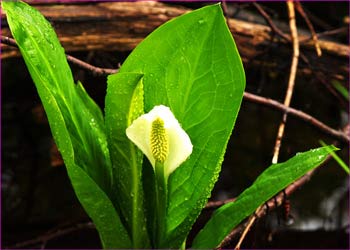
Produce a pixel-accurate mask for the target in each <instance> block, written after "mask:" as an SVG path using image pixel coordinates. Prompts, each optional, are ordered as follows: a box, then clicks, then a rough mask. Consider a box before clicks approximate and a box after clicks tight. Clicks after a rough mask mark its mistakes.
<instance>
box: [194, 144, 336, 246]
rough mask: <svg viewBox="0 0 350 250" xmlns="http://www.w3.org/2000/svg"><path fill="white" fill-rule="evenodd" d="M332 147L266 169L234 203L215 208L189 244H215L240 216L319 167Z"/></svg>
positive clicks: (244, 216)
mask: <svg viewBox="0 0 350 250" xmlns="http://www.w3.org/2000/svg"><path fill="white" fill-rule="evenodd" d="M334 150H336V148H335V147H334V146H327V147H322V148H318V149H313V150H310V151H308V152H304V153H299V154H297V155H296V156H294V157H293V158H291V159H289V160H288V161H286V162H283V163H279V164H273V165H272V166H270V167H269V168H267V169H266V170H265V171H264V172H263V173H262V174H261V175H260V176H259V177H258V178H257V179H256V180H255V182H254V183H253V184H252V185H251V186H250V187H249V188H247V189H246V190H245V191H244V192H243V193H242V194H241V195H240V196H239V197H238V198H237V199H236V200H235V201H234V202H230V203H227V204H225V205H223V206H222V207H220V208H219V209H218V210H216V211H215V213H214V214H213V216H212V217H211V219H210V220H209V221H208V223H207V224H206V225H205V227H204V228H203V229H202V230H201V231H200V232H199V233H198V234H197V236H196V238H195V239H194V241H193V244H192V247H193V248H215V247H217V246H218V245H219V243H220V242H221V241H222V240H223V239H224V238H225V236H227V235H228V234H229V232H230V231H231V230H232V229H233V228H235V227H236V226H237V225H238V224H239V223H240V222H241V221H242V220H243V219H244V218H246V217H247V216H249V215H250V214H252V213H253V212H254V211H255V210H256V209H257V208H258V207H259V206H261V205H262V204H264V202H266V201H267V200H269V199H270V198H272V197H273V196H274V195H276V194H277V193H278V192H279V191H281V190H282V189H284V188H286V187H287V186H288V185H290V184H291V183H292V182H293V181H296V180H297V179H299V178H300V177H301V176H303V175H304V174H306V173H307V172H308V171H310V170H311V169H313V168H315V167H317V166H319V165H320V164H321V163H322V162H323V161H324V160H325V159H326V157H327V155H328V154H329V152H330V151H334Z"/></svg>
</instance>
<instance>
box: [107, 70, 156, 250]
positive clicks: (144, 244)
mask: <svg viewBox="0 0 350 250" xmlns="http://www.w3.org/2000/svg"><path fill="white" fill-rule="evenodd" d="M105 111H106V112H105V113H106V130H107V137H108V142H109V149H110V152H111V159H112V162H113V170H114V173H113V175H114V177H115V181H116V182H115V187H116V188H117V190H116V191H115V192H116V193H118V204H119V205H120V208H119V209H120V210H121V214H123V216H124V219H125V224H126V225H128V226H127V228H128V231H129V235H130V237H131V239H132V242H133V247H134V248H150V243H149V239H148V235H147V230H146V228H147V226H146V218H145V212H144V200H143V199H144V197H143V188H142V181H141V175H142V157H143V155H142V153H141V151H139V150H138V149H137V148H136V146H135V145H134V144H133V143H132V142H131V141H130V140H129V139H128V138H127V137H126V134H125V130H126V128H127V127H129V126H130V124H131V123H132V121H133V120H134V119H136V118H137V117H139V116H140V115H142V114H143V85H142V74H133V73H118V74H115V75H111V76H109V77H108V88H107V95H106V105H105Z"/></svg>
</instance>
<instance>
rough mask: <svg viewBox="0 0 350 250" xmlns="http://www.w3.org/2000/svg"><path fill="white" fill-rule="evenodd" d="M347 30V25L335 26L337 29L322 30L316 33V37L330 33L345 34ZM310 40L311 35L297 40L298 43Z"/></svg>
mask: <svg viewBox="0 0 350 250" xmlns="http://www.w3.org/2000/svg"><path fill="white" fill-rule="evenodd" d="M347 31H348V27H340V28H337V29H332V30H326V31H323V32H319V33H316V36H317V37H318V38H320V37H324V36H330V35H338V34H346V32H347ZM310 40H312V36H311V37H309V38H304V39H302V40H300V41H299V42H300V43H305V42H308V41H310Z"/></svg>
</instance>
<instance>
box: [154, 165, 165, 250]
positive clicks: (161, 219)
mask: <svg viewBox="0 0 350 250" xmlns="http://www.w3.org/2000/svg"><path fill="white" fill-rule="evenodd" d="M155 182H156V190H155V192H156V209H155V216H154V218H155V221H156V223H157V224H156V225H155V226H156V246H155V247H156V248H160V247H161V242H162V239H163V238H164V233H165V216H166V205H167V179H166V177H165V174H164V164H163V163H161V162H159V161H156V163H155Z"/></svg>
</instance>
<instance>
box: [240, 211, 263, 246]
mask: <svg viewBox="0 0 350 250" xmlns="http://www.w3.org/2000/svg"><path fill="white" fill-rule="evenodd" d="M261 208H262V206H260V207H258V208H257V210H256V213H258V212H259V211H260V209H261ZM256 218H257V217H256V216H255V214H254V215H252V216H251V217H250V218H249V221H248V223H247V226H246V227H245V229H244V231H243V233H242V235H241V237H240V238H239V240H238V243H237V245H236V246H235V249H236V250H239V249H241V245H242V243H243V240H244V239H245V237H246V236H247V234H248V232H249V230H250V228H251V227H252V226H253V224H254V222H255V220H256Z"/></svg>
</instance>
